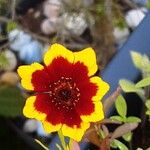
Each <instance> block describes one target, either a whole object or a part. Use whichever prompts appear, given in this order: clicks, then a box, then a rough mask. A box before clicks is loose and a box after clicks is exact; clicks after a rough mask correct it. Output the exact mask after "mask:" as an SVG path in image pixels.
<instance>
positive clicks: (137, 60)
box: [131, 51, 142, 69]
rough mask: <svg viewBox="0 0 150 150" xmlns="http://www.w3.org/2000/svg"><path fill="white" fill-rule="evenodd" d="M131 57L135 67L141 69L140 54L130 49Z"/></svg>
mask: <svg viewBox="0 0 150 150" xmlns="http://www.w3.org/2000/svg"><path fill="white" fill-rule="evenodd" d="M131 58H132V61H133V64H134V65H135V67H137V68H138V69H142V55H141V54H140V53H138V52H135V51H131Z"/></svg>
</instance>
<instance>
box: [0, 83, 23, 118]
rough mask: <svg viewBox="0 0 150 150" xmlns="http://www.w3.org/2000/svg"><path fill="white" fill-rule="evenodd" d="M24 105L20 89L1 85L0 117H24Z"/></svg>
mask: <svg viewBox="0 0 150 150" xmlns="http://www.w3.org/2000/svg"><path fill="white" fill-rule="evenodd" d="M23 105H24V101H23V97H22V95H21V92H20V90H19V89H18V88H16V87H9V86H2V85H0V115H2V116H6V117H16V116H19V115H22V108H23Z"/></svg>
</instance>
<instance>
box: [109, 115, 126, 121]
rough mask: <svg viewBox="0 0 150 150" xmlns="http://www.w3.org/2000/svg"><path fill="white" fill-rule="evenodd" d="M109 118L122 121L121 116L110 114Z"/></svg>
mask: <svg viewBox="0 0 150 150" xmlns="http://www.w3.org/2000/svg"><path fill="white" fill-rule="evenodd" d="M110 119H112V120H113V121H120V122H124V118H122V117H121V116H111V117H110Z"/></svg>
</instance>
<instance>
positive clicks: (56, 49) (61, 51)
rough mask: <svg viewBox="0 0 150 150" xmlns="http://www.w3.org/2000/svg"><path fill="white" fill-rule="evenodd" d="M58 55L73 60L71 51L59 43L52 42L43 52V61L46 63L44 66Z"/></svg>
mask: <svg viewBox="0 0 150 150" xmlns="http://www.w3.org/2000/svg"><path fill="white" fill-rule="evenodd" d="M58 57H63V58H65V59H67V60H68V61H69V62H71V63H72V62H73V60H74V55H73V53H72V52H71V51H69V50H68V49H66V48H65V47H64V46H62V45H60V44H53V45H51V47H49V49H48V51H47V52H46V53H45V56H44V63H45V64H46V66H48V65H50V64H51V62H52V61H53V60H54V59H57V58H58Z"/></svg>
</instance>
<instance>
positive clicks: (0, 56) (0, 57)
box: [0, 52, 9, 69]
mask: <svg viewBox="0 0 150 150" xmlns="http://www.w3.org/2000/svg"><path fill="white" fill-rule="evenodd" d="M8 64H9V62H8V60H7V58H6V56H5V53H4V52H1V53H0V69H4V68H5V66H7V65H8Z"/></svg>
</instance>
